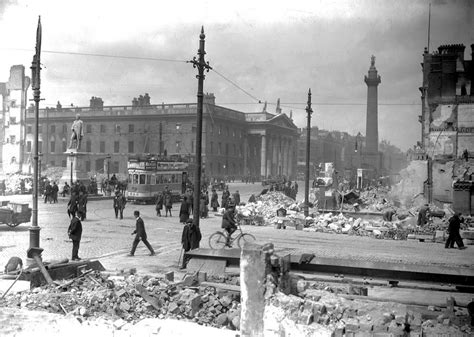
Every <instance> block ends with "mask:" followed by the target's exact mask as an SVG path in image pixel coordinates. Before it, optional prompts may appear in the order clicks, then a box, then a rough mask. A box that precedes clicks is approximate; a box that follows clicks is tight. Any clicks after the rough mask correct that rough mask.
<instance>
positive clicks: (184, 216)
mask: <svg viewBox="0 0 474 337" xmlns="http://www.w3.org/2000/svg"><path fill="white" fill-rule="evenodd" d="M188 219H189V206H188V203H187V202H186V200H183V201H182V202H181V208H180V209H179V222H186V220H188Z"/></svg>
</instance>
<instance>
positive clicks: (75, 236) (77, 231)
mask: <svg viewBox="0 0 474 337" xmlns="http://www.w3.org/2000/svg"><path fill="white" fill-rule="evenodd" d="M81 216H82V214H81V211H78V212H77V214H76V215H75V216H74V217H73V218H72V220H71V223H70V224H69V228H68V230H67V233H68V235H69V238H70V239H71V240H72V260H73V261H79V260H80V258H79V255H78V254H79V244H80V242H81V236H82V223H81V219H80V218H81Z"/></svg>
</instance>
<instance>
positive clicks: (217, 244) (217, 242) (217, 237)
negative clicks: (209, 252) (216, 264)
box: [209, 232, 227, 249]
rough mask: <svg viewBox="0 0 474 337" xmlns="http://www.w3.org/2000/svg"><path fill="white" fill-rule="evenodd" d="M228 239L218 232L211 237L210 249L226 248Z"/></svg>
mask: <svg viewBox="0 0 474 337" xmlns="http://www.w3.org/2000/svg"><path fill="white" fill-rule="evenodd" d="M226 241H227V238H226V236H225V235H224V234H223V233H222V232H216V233H214V234H212V235H211V236H210V237H209V247H211V249H223V248H225V244H226Z"/></svg>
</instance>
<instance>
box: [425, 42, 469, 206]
mask: <svg viewBox="0 0 474 337" xmlns="http://www.w3.org/2000/svg"><path fill="white" fill-rule="evenodd" d="M464 54H465V46H464V45H462V44H452V45H442V46H440V47H438V50H437V51H435V52H432V53H430V52H429V51H428V50H427V49H425V52H424V54H423V63H422V69H423V83H422V86H421V87H420V91H421V101H422V111H421V115H420V116H419V121H420V123H421V141H420V144H419V148H420V149H421V151H422V152H423V153H424V158H422V159H426V161H427V180H426V181H425V182H424V194H425V197H426V199H427V200H428V201H430V202H435V203H452V202H453V200H454V199H455V193H454V190H455V184H456V182H457V181H471V184H470V187H469V186H468V189H470V192H471V201H470V203H471V205H472V204H474V198H473V197H472V179H473V173H474V86H473V85H472V84H473V82H474V62H473V60H472V55H473V54H474V44H471V60H466V59H465V58H464ZM466 186H467V185H466ZM453 187H454V188H453ZM470 209H471V212H472V211H474V207H471V206H470Z"/></svg>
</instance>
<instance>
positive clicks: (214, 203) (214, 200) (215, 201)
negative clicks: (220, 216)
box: [211, 191, 219, 208]
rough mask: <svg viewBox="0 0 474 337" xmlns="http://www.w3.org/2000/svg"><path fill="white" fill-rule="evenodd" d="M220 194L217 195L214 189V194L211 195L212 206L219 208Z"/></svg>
mask: <svg viewBox="0 0 474 337" xmlns="http://www.w3.org/2000/svg"><path fill="white" fill-rule="evenodd" d="M218 198H219V197H218V196H217V192H216V191H214V192H212V196H211V207H212V208H217V207H219V200H218Z"/></svg>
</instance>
